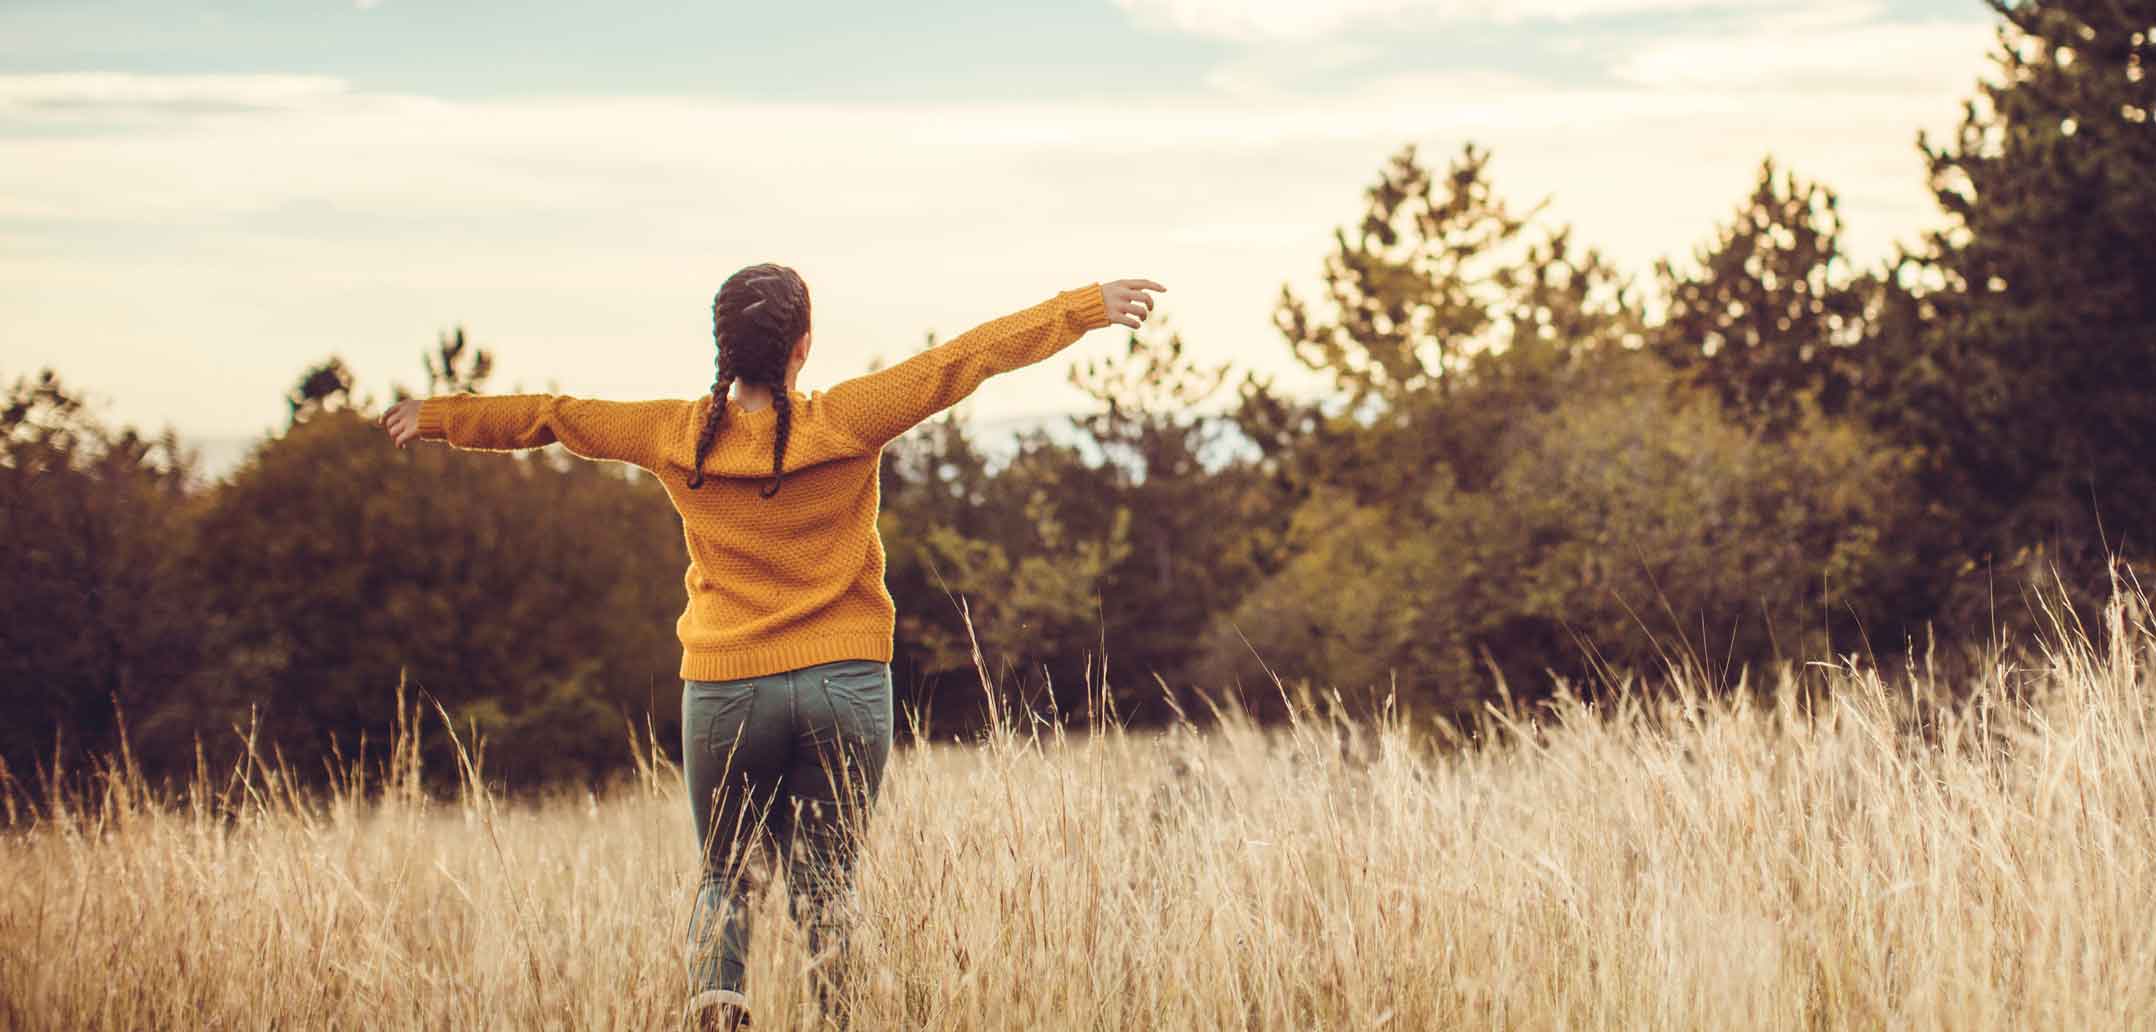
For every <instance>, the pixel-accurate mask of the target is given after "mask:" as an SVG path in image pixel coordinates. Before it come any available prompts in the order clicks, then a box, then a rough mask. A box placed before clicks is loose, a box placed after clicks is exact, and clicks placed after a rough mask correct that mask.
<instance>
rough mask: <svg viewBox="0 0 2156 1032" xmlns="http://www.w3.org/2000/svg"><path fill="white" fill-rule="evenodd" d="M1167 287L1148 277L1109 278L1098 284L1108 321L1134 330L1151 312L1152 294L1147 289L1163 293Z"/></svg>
mask: <svg viewBox="0 0 2156 1032" xmlns="http://www.w3.org/2000/svg"><path fill="white" fill-rule="evenodd" d="M1167 289H1168V288H1166V287H1163V286H1161V285H1160V284H1158V283H1155V282H1153V281H1152V280H1149V279H1119V280H1110V281H1109V282H1107V283H1103V284H1101V285H1100V296H1101V303H1102V305H1103V306H1105V307H1106V308H1107V310H1108V321H1109V322H1111V323H1114V324H1116V325H1117V326H1128V327H1130V328H1131V329H1134V330H1135V329H1137V328H1138V326H1139V324H1141V323H1143V322H1145V317H1146V316H1148V315H1151V314H1153V295H1152V294H1149V293H1147V291H1153V292H1154V293H1165V292H1166V291H1167Z"/></svg>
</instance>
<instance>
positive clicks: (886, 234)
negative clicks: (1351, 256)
mask: <svg viewBox="0 0 2156 1032" xmlns="http://www.w3.org/2000/svg"><path fill="white" fill-rule="evenodd" d="M1992 26H1993V19H1992V17H1991V15H1990V12H1989V10H1988V9H1987V8H1985V7H1984V5H1983V4H1981V3H1979V2H1977V0H1966V2H1963V0H1954V2H1945V0H1819V2H1814V3H1805V4H1788V3H1768V2H1763V0H1510V2H1507V3H1486V2H1469V0H1329V2H1320V0H1249V2H1240V3H1238V2H1231V0H1065V2H1061V3H1056V4H1049V5H1023V4H989V3H956V2H949V0H914V2H909V3H903V4H894V3H889V2H885V0H791V2H787V3H767V4H733V3H723V4H722V3H698V4H680V5H626V4H618V3H613V2H611V0H609V2H599V0H525V2H523V3H519V4H514V5H511V4H484V3H477V2H471V0H429V2H418V0H357V2H354V0H245V2H240V0H227V2H196V0H0V379H4V380H7V381H12V380H13V379H15V378H16V377H18V376H22V375H25V374H27V373H31V372H34V371H35V370H37V369H40V368H44V367H48V366H49V367H52V368H54V369H56V370H57V371H58V372H59V373H60V375H61V377H62V378H63V380H65V381H67V382H69V383H72V384H74V385H76V386H77V387H78V388H81V389H84V390H86V391H87V392H89V393H90V395H91V396H92V397H93V398H94V399H96V400H97V401H98V402H99V403H100V404H101V406H102V408H103V410H104V411H105V412H106V413H107V414H108V415H109V416H111V417H113V418H114V419H116V420H121V421H126V422H131V423H134V424H136V425H138V426H141V427H144V428H147V429H161V428H164V427H167V426H169V427H172V428H175V429H177V430H178V431H179V432H180V433H181V434H182V435H183V437H189V438H194V439H198V440H203V439H207V440H217V439H225V440H238V439H245V438H249V437H253V436H256V435H259V434H261V433H262V432H264V431H269V430H274V429H276V428H279V427H281V426H282V425H283V423H284V420H285V412H286V410H285V406H284V403H283V400H282V399H283V395H284V392H285V391H286V390H287V389H288V388H289V387H290V386H291V385H292V384H293V383H294V382H295V381H296V380H297V378H298V376H299V374H300V373H301V371H302V370H304V369H305V368H306V367H308V366H309V365H311V364H313V363H316V362H318V361H320V360H321V359H323V358H325V357H327V356H330V355H332V354H334V355H338V356H341V357H343V358H344V359H345V360H346V362H347V363H348V364H349V365H350V366H351V367H352V368H353V370H354V371H355V373H356V374H357V376H358V379H359V381H360V388H361V391H362V392H363V393H365V392H372V393H373V394H375V395H376V396H377V397H380V396H383V395H386V394H387V393H388V389H389V387H390V385H391V384H394V383H402V384H406V385H417V384H419V383H420V382H421V381H422V379H423V374H422V372H421V365H420V354H421V352H423V351H424V350H426V349H427V348H429V347H430V346H431V345H432V344H433V342H434V341H435V340H436V339H437V338H438V336H439V335H440V334H441V333H442V332H444V331H445V330H448V329H451V328H453V327H455V326H459V325H462V326H464V327H465V328H466V329H467V331H468V333H469V334H470V336H471V337H472V338H473V339H474V340H475V341H476V342H477V343H479V344H480V345H482V346H486V347H490V348H492V349H493V350H494V351H495V353H496V356H497V372H496V375H495V379H494V381H493V383H492V388H493V389H494V390H497V391H503V390H510V389H526V390H550V391H560V392H565V393H572V394H577V395H581V396H587V397H601V398H619V399H634V398H648V397H693V396H695V395H698V394H700V393H703V392H704V391H705V390H708V389H709V385H710V381H711V360H712V343H711V329H710V303H711V296H712V293H713V292H714V291H716V290H717V288H718V285H719V284H720V283H721V282H722V281H723V280H724V279H725V278H726V276H727V275H729V274H730V273H732V272H733V271H734V270H735V269H737V268H740V267H741V266H744V265H749V264H753V263H755V262H759V261H778V262H783V263H785V264H788V265H792V266H794V267H795V268H797V269H799V270H800V271H801V272H802V274H803V275H804V276H805V277H806V278H807V280H808V282H809V285H810V289H811V292H812V295H813V297H814V303H815V320H816V323H815V325H816V335H815V351H814V355H813V357H812V359H811V361H810V363H809V366H808V368H807V369H806V370H805V371H804V373H803V374H802V383H801V386H802V387H803V388H804V389H814V388H817V387H820V386H826V385H828V384H830V383H833V382H836V381H838V380H841V379H844V378H846V377H849V376H854V375H858V374H859V373H861V372H863V371H865V370H866V369H867V368H868V367H869V365H870V363H871V362H872V361H874V360H876V359H878V358H882V359H885V360H889V359H894V358H899V357H903V356H904V355H906V354H909V353H911V352H912V351H913V350H914V349H915V348H917V347H919V346H920V344H921V343H922V342H923V340H924V339H925V336H926V335H927V334H929V333H931V332H933V333H935V334H937V335H938V336H939V337H944V338H948V337H949V336H951V335H954V334H956V333H958V332H961V331H963V330H965V329H966V328H968V327H970V326H972V325H975V324H977V323H979V322H983V321H986V320H987V319H990V318H993V317H995V316H998V315H1001V314H1004V313H1006V312H1009V311H1013V310H1016V309H1019V308H1023V307H1026V306H1028V305H1031V304H1033V303H1035V302H1038V301H1040V300H1044V299H1046V298H1047V297H1049V296H1050V295H1052V294H1054V293H1055V292H1057V291H1059V290H1062V289H1066V288H1069V287H1074V286H1078V285H1082V284H1085V283H1089V282H1093V281H1097V280H1108V279H1117V278H1123V277H1147V278H1151V279H1156V280H1159V281H1161V282H1162V283H1164V284H1166V285H1167V287H1168V288H1169V289H1168V292H1167V294H1166V295H1164V297H1163V298H1162V304H1161V307H1160V309H1159V311H1158V312H1157V313H1156V316H1155V322H1156V323H1158V324H1160V325H1161V326H1163V327H1166V328H1169V329H1174V330H1178V331H1180V332H1181V333H1182V334H1183V336H1184V339H1185V341H1186V343H1187V346H1188V350H1189V351H1190V353H1192V354H1193V355H1195V356H1196V357H1197V358H1199V359H1201V360H1205V361H1210V362H1233V363H1235V364H1236V365H1237V366H1238V367H1239V368H1243V369H1249V370H1254V371H1257V372H1260V373H1264V374H1272V375H1277V376H1280V377H1281V378H1282V382H1283V383H1286V384H1288V385H1290V386H1291V387H1292V386H1300V387H1302V388H1304V389H1308V388H1310V387H1312V386H1314V381H1312V379H1311V378H1310V377H1309V376H1308V375H1307V374H1299V373H1298V370H1297V369H1296V367H1295V364H1294V361H1293V359H1292V358H1291V357H1290V356H1289V354H1288V352H1287V349H1286V347H1285V345H1284V344H1283V343H1282V341H1281V339H1280V337H1279V334H1278V333H1277V331H1275V330H1274V329H1273V328H1272V321H1271V315H1272V310H1273V306H1274V302H1275V300H1276V298H1277V297H1278V295H1279V292H1280V290H1281V288H1282V286H1283V285H1284V284H1287V285H1292V286H1293V287H1295V288H1296V289H1297V290H1298V291H1308V290H1310V289H1311V288H1312V287H1314V286H1315V284H1316V283H1317V281H1318V280H1317V273H1318V270H1319V267H1320V263H1321V262H1322V260H1323V258H1324V256H1325V254H1326V252H1327V250H1328V248H1329V246H1330V244H1331V234H1332V232H1333V229H1334V227H1336V226H1339V225H1342V224H1347V223H1352V222H1353V221H1355V220H1356V219H1357V218H1358V217H1359V215H1360V212H1361V206H1362V191H1363V190H1364V189H1365V187H1366V186H1367V185H1368V184H1369V182H1370V181H1371V180H1372V178H1373V177H1374V175H1375V173H1376V172H1377V170H1378V169H1379V167H1380V166H1381V164H1382V163H1383V161H1384V160H1385V158H1386V157H1387V156H1388V155H1390V154H1391V153H1393V152H1394V151H1396V150H1398V149H1399V148H1400V147H1401V146H1402V145H1403V144H1408V143H1413V144H1416V145H1418V146H1419V147H1420V148H1421V149H1422V152H1423V154H1424V156H1425V158H1427V159H1430V160H1432V161H1437V162H1441V161H1443V160H1444V159H1446V158H1448V157H1450V156H1451V155H1452V154H1453V153H1454V152H1456V151H1457V150H1458V149H1459V147H1460V146H1461V145H1462V144H1463V143H1465V142H1469V141H1473V142H1475V143H1476V144H1478V145H1481V146H1484V147H1487V148H1489V149H1490V150H1491V151H1492V152H1493V154H1494V158H1493V160H1492V163H1491V167H1490V171H1491V176H1492V180H1493V182H1494V183H1495V185H1496V187H1497V189H1498V191H1499V192H1500V193H1501V194H1502V195H1503V196H1505V197H1506V198H1507V199H1508V200H1509V201H1511V202H1513V203H1515V204H1519V205H1531V204H1533V203H1535V202H1537V201H1542V200H1545V199H1547V201H1548V203H1549V207H1548V209H1547V213H1548V217H1550V218H1552V219H1554V220H1556V221H1558V222H1562V223H1569V224H1570V225H1571V226H1573V227H1574V231H1575V238H1576V239H1577V240H1579V241H1581V242H1584V243H1588V244H1592V245H1594V246H1597V247H1600V248H1602V249H1603V250H1604V251H1605V252H1606V253H1607V254H1609V255H1611V256H1612V257H1613V258H1614V259H1615V260H1616V261H1617V263H1618V264H1619V266H1620V267H1621V268H1623V269H1624V270H1626V271H1627V272H1629V273H1631V274H1632V275H1633V276H1634V277H1636V279H1637V280H1638V282H1639V283H1640V284H1642V285H1643V286H1644V285H1646V284H1649V283H1651V278H1652V277H1651V270H1652V266H1653V263H1654V262H1655V260H1656V259H1658V258H1663V257H1673V258H1677V259H1680V260H1681V259H1682V258H1683V257H1684V256H1686V255H1689V254H1690V253H1692V252H1693V251H1694V250H1695V249H1696V248H1697V247H1698V246H1700V244H1701V243H1703V242H1704V241H1706V240H1708V239H1709V238H1710V237H1711V236H1712V234H1713V232H1714V229H1715V226H1716V225H1717V224H1718V223H1720V222H1723V221H1726V220H1727V219H1728V218H1729V217H1730V215H1731V213H1732V212H1733V210H1734V209H1735V207H1736V205H1737V204H1738V203H1739V202H1740V201H1741V200H1742V199H1743V198H1744V196H1745V195H1746V194H1747V193H1748V192H1749V190H1750V189H1751V187H1752V185H1753V182H1754V179H1755V177H1756V174H1757V169H1758V165H1759V162H1760V161H1761V159H1762V158H1764V157H1766V156H1768V155H1770V154H1771V155H1773V156H1774V157H1775V158H1776V160H1777V161H1779V162H1780V163H1782V164H1784V165H1786V166H1788V167H1790V168H1792V169H1793V170H1795V171H1796V172H1797V173H1798V174H1799V175H1801V176H1804V177H1806V178H1810V179H1816V180H1819V181H1821V182H1824V183H1825V184H1826V185H1828V186H1830V187H1832V188H1833V189H1834V190H1835V191H1836V192H1837V193H1838V194H1839V195H1840V197H1841V201H1842V213H1843V216H1844V219H1845V220H1846V222H1847V224H1848V234H1847V240H1848V244H1849V248H1850V250H1851V251H1852V253H1853V254H1854V256H1855V257H1856V258H1857V259H1859V260H1860V261H1864V262H1870V261H1876V260H1878V259H1881V258H1883V257H1885V256H1886V255H1887V254H1889V253H1890V251H1891V249H1892V247H1893V245H1894V244H1895V243H1896V242H1900V241H1913V240H1915V238H1916V237H1917V235H1918V234H1919V233H1920V232H1921V231H1923V230H1924V229H1926V228H1929V227H1932V226H1935V225H1937V224H1938V223H1939V216H1938V214H1937V210H1936V207H1935V206H1934V205H1933V203H1932V201H1931V198H1930V195H1929V194H1928V193H1927V192H1926V190H1925V188H1924V183H1923V174H1922V169H1923V166H1922V161H1921V159H1920V156H1919V154H1918V151H1917V149H1916V138H1917V133H1918V132H1919V131H1920V130H1929V131H1931V132H1934V133H1939V132H1944V131H1947V130H1949V129H1951V127H1952V126H1953V125H1955V124H1956V122H1957V121H1958V119H1959V115H1960V108H1961V104H1962V103H1963V101H1964V100H1965V99H1967V98H1968V97H1969V96H1970V95H1971V94H1972V93H1973V92H1974V89H1975V86H1976V83H1977V81H1978V79H1979V78H1980V77H1982V76H1984V75H1986V74H1987V73H1988V71H1989V69H1990V63H1989V58H1988V54H1989V51H1990V48H1991V46H1992V31H1993V29H1992ZM1122 339H1123V337H1122V331H1120V330H1117V331H1112V332H1111V331H1100V332H1097V333H1095V334H1094V335H1092V336H1089V337H1088V338H1086V339H1085V340H1084V341H1081V342H1080V343H1079V344H1077V345H1076V346H1074V347H1073V349H1072V350H1071V351H1068V352H1066V353H1065V354H1064V355H1063V356H1059V357H1058V358H1056V359H1052V360H1050V361H1048V362H1046V363H1042V364H1041V365H1039V366H1036V367H1032V368H1029V369H1027V370H1023V371H1020V372H1018V373H1013V374H1010V375H1007V376H1004V377H999V378H997V379H996V380H992V381H990V382H989V384H988V385H987V386H986V387H984V388H983V389H982V391H981V392H980V393H979V394H977V395H976V396H975V398H974V400H973V401H971V402H969V406H970V408H969V412H970V414H971V415H972V416H973V417H975V418H976V419H980V420H984V421H993V420H1009V419H1023V418H1029V417H1039V416H1041V415H1044V414H1048V413H1054V412H1064V411H1075V410H1077V409H1079V408H1081V407H1083V404H1084V402H1083V399H1082V397H1081V396H1080V395H1078V394H1077V393H1076V391H1075V390H1074V389H1072V388H1070V387H1068V386H1067V385H1066V384H1065V381H1064V376H1065V370H1066V369H1067V368H1068V366H1069V365H1070V360H1071V359H1083V358H1087V357H1093V356H1098V355H1103V354H1107V353H1109V352H1110V351H1111V349H1113V348H1114V347H1116V346H1117V345H1118V344H1119V342H1120V341H1121V340H1122Z"/></svg>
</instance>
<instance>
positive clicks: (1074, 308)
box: [1063, 283, 1108, 330]
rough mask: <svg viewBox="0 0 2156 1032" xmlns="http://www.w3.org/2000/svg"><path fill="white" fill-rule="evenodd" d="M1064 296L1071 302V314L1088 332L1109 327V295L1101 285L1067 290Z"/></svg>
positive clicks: (1095, 284)
mask: <svg viewBox="0 0 2156 1032" xmlns="http://www.w3.org/2000/svg"><path fill="white" fill-rule="evenodd" d="M1063 296H1064V297H1066V298H1069V299H1070V300H1071V309H1070V314H1071V316H1072V317H1073V318H1075V319H1077V320H1078V325H1080V326H1083V327H1085V328H1086V329H1087V330H1097V329H1100V328H1101V327H1103V326H1106V325H1108V294H1107V291H1105V290H1104V289H1102V288H1101V285H1100V284H1098V283H1094V284H1090V285H1087V286H1083V287H1079V288H1077V289H1075V290H1066V291H1064V292H1063Z"/></svg>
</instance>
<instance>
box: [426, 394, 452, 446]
mask: <svg viewBox="0 0 2156 1032" xmlns="http://www.w3.org/2000/svg"><path fill="white" fill-rule="evenodd" d="M446 407H447V406H445V405H443V404H442V400H441V399H440V398H428V399H427V400H425V401H422V402H420V403H419V439H420V440H422V441H439V440H442V439H443V438H446V437H448V436H449V430H448V428H447V427H444V426H443V425H442V416H443V412H442V410H443V409H444V408H446Z"/></svg>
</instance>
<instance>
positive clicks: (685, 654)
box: [681, 631, 891, 681]
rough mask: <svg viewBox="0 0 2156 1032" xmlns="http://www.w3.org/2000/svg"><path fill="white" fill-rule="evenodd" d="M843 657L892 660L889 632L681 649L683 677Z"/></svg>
mask: <svg viewBox="0 0 2156 1032" xmlns="http://www.w3.org/2000/svg"><path fill="white" fill-rule="evenodd" d="M842 659H867V660H874V661H875V662H878V663H889V662H890V661H891V634H890V632H888V631H885V632H878V633H869V632H861V633H847V634H825V635H818V636H817V637H814V638H802V639H798V640H795V641H788V642H781V643H777V644H771V645H759V646H754V647H748V648H741V647H732V648H729V647H725V646H719V647H711V648H689V647H684V648H683V649H682V651H681V679H682V680H684V681H738V680H741V679H742V678H747V677H764V676H766V675H769V674H782V673H785V672H786V671H789V670H799V669H801V668H802V667H809V666H815V665H816V664H818V663H835V662H838V661H839V660H842Z"/></svg>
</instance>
